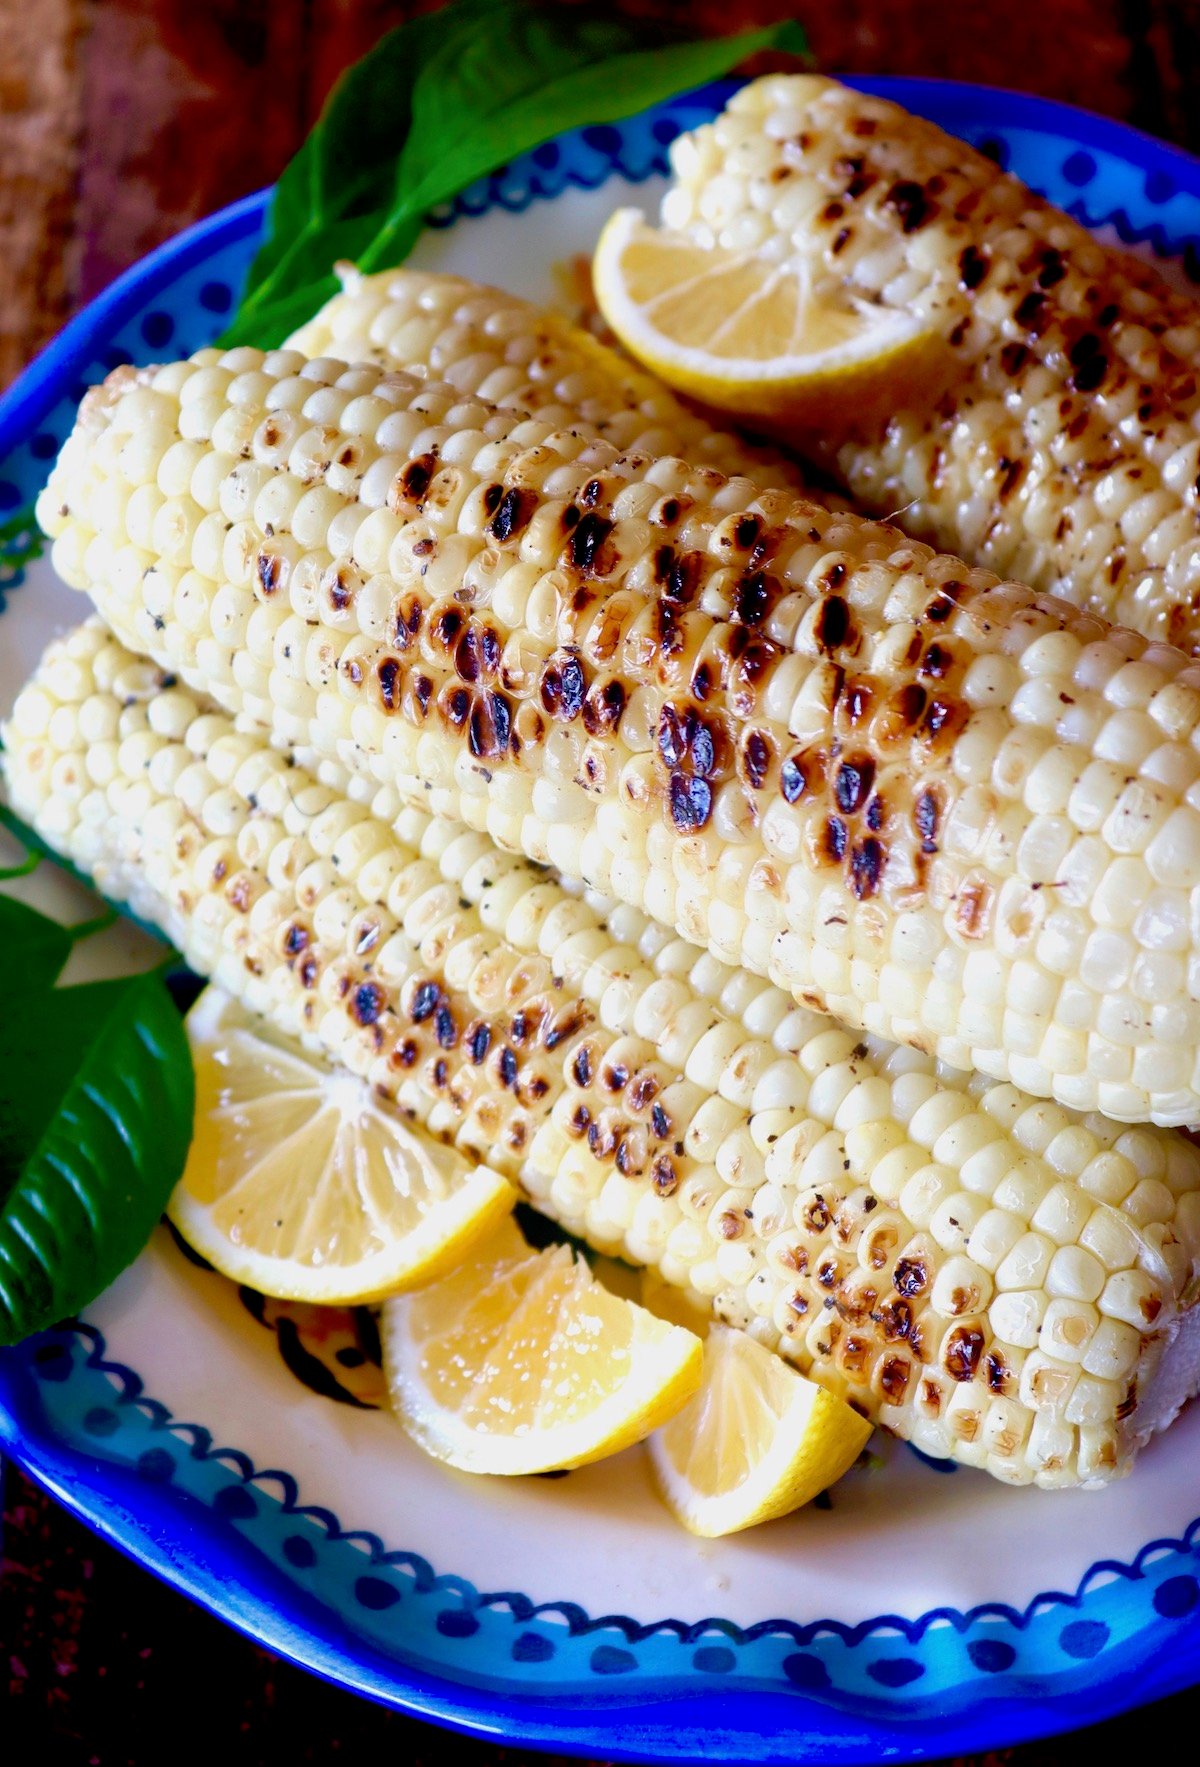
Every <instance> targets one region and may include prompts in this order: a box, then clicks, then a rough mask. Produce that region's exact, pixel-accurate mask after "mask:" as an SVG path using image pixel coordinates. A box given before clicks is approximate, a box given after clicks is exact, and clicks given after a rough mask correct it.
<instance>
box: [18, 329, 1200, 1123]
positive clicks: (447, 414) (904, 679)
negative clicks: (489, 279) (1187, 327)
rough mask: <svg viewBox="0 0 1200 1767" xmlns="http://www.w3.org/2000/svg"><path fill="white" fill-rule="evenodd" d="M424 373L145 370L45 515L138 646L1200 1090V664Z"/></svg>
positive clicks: (1136, 1116) (1072, 1045)
mask: <svg viewBox="0 0 1200 1767" xmlns="http://www.w3.org/2000/svg"><path fill="white" fill-rule="evenodd" d="M456 398H457V395H456V394H454V393H453V392H452V391H450V390H447V389H445V388H439V387H438V386H436V385H435V384H433V383H421V382H414V381H412V380H411V379H408V378H406V377H404V376H398V375H390V376H389V375H380V374H379V373H378V371H376V370H373V369H369V368H357V369H345V368H344V367H343V366H342V365H341V364H338V363H335V362H330V361H323V362H307V363H305V362H302V361H301V359H300V358H299V357H298V356H294V355H288V354H286V353H281V354H276V355H272V356H268V357H266V358H263V357H262V356H260V355H259V354H258V353H257V352H254V351H251V350H237V351H234V352H231V353H230V354H228V355H226V356H224V357H221V356H219V355H218V354H217V353H216V352H212V351H209V352H201V354H200V355H199V356H198V357H196V358H194V359H193V361H191V362H185V363H178V364H175V365H172V366H169V367H166V368H162V369H157V370H148V371H145V372H144V373H134V372H132V371H128V370H126V371H118V373H117V374H116V375H115V376H114V377H113V378H112V380H111V381H110V382H109V383H108V385H107V386H106V387H105V388H104V389H101V390H98V391H97V392H95V393H94V394H92V395H91V396H90V397H89V399H88V401H87V402H86V403H85V406H84V409H83V412H82V415H81V418H80V422H79V424H78V426H77V428H76V430H75V432H74V434H73V436H72V437H71V438H70V439H69V440H68V442H67V444H66V447H65V448H64V451H63V454H62V456H61V458H60V461H59V463H58V465H57V466H56V468H55V471H54V473H53V475H52V477H51V480H50V484H49V486H48V488H47V491H46V492H45V494H44V495H43V498H42V499H41V502H40V504H39V517H40V519H41V520H42V521H43V523H44V525H45V526H46V528H47V529H48V531H49V532H50V533H51V534H53V535H57V536H58V538H57V539H56V542H55V547H54V560H55V564H56V566H57V567H58V569H59V571H60V573H61V574H62V575H63V576H64V577H65V579H66V580H67V581H68V582H71V583H74V584H76V585H77V586H79V587H84V588H88V589H89V590H90V592H91V594H92V596H93V598H94V600H95V601H96V604H97V606H98V607H99V608H100V610H101V612H102V613H103V614H104V615H105V617H106V619H107V620H108V622H109V624H110V625H111V626H112V628H113V629H114V631H116V632H117V634H118V636H119V637H121V639H122V640H123V641H124V642H126V643H128V644H129V645H130V647H131V648H133V649H135V650H137V651H139V652H140V653H142V654H145V655H149V656H152V657H153V658H154V659H155V660H156V661H157V662H159V663H160V664H161V665H162V666H163V667H166V668H170V669H172V670H173V671H175V672H176V673H178V674H179V675H181V676H182V678H183V679H185V680H186V681H188V682H189V683H191V684H192V685H193V686H195V687H197V688H198V689H200V690H201V691H207V692H211V693H212V695H213V697H214V698H215V699H217V700H218V701H219V702H220V703H221V704H222V705H223V706H225V707H226V708H227V709H229V710H232V711H234V712H236V713H239V714H241V715H243V716H245V717H246V718H249V719H251V720H253V721H255V722H257V723H258V724H259V725H260V726H261V727H263V728H269V729H271V730H272V732H273V734H274V736H275V738H276V739H277V740H279V741H282V742H283V743H286V744H288V745H291V746H296V747H298V748H299V749H300V750H303V751H304V753H305V756H306V759H307V760H308V762H309V763H310V764H312V765H313V766H315V767H319V766H320V765H321V764H322V763H323V761H324V760H325V759H326V758H331V759H332V760H333V761H335V762H336V764H337V767H338V768H339V769H341V770H349V771H351V772H355V773H361V774H363V775H365V776H366V777H367V779H368V781H373V782H375V783H376V784H380V785H386V786H390V787H392V788H394V790H395V791H396V792H398V793H399V794H401V795H402V796H406V797H407V798H408V799H409V800H410V801H414V802H417V803H420V804H423V805H425V806H426V807H428V808H430V809H432V810H433V811H434V812H435V813H437V814H440V815H447V816H451V817H453V818H456V819H458V820H460V821H463V822H466V823H467V824H469V825H470V826H472V827H476V828H486V830H487V831H488V832H489V833H490V834H491V836H492V838H493V839H494V840H496V841H497V843H498V844H499V845H500V846H503V847H507V848H509V849H511V850H513V851H524V852H525V853H526V854H527V855H528V856H529V857H531V858H534V859H537V860H540V861H545V862H548V863H551V864H553V865H554V866H555V867H556V868H557V869H558V870H559V871H560V873H562V874H564V875H567V876H574V877H581V878H583V879H585V880H586V881H587V882H588V883H589V884H591V885H592V886H593V887H596V888H598V889H601V890H602V891H603V892H604V893H606V894H608V895H611V896H614V897H616V898H618V899H619V900H622V901H627V902H631V903H633V904H634V905H636V906H639V907H642V908H644V909H645V910H646V911H647V912H648V913H650V914H651V915H652V917H653V918H655V919H657V920H659V921H661V922H662V923H663V924H666V925H672V926H675V927H676V928H677V929H678V930H679V932H680V933H681V934H683V935H684V936H686V937H688V938H690V939H692V940H693V941H694V942H696V943H698V944H704V945H706V946H708V948H709V949H711V950H712V951H713V952H714V953H715V954H716V955H717V956H719V957H721V958H722V959H723V960H726V961H729V962H732V963H736V964H738V965H740V966H742V967H745V968H748V969H750V970H753V971H754V972H755V973H757V974H761V975H766V976H767V977H768V978H769V979H770V980H772V981H774V982H776V983H777V984H778V985H779V986H782V987H785V988H787V989H788V990H789V991H791V992H792V993H793V994H795V996H796V997H797V999H798V1000H800V1002H801V1003H802V1004H806V1005H809V1006H812V1007H814V1008H816V1009H818V1010H823V1011H828V1012H829V1013H831V1014H832V1015H833V1016H835V1017H837V1018H840V1019H842V1020H843V1022H846V1023H849V1024H852V1025H854V1026H856V1027H863V1028H865V1029H867V1030H870V1031H872V1032H873V1033H875V1034H876V1035H879V1036H886V1037H889V1038H891V1039H893V1040H895V1041H898V1042H907V1043H910V1044H912V1045H913V1046H914V1047H917V1048H923V1049H928V1050H929V1051H930V1052H931V1053H933V1054H936V1055H937V1056H939V1057H940V1058H941V1059H943V1060H945V1061H947V1062H949V1063H950V1064H951V1065H953V1066H955V1067H958V1068H963V1069H970V1068H980V1069H982V1070H983V1071H984V1072H985V1073H988V1074H990V1075H992V1076H993V1077H995V1078H999V1079H1010V1080H1012V1081H1013V1082H1014V1083H1015V1084H1018V1085H1020V1086H1021V1087H1022V1088H1023V1090H1025V1091H1028V1092H1032V1093H1035V1094H1038V1095H1041V1096H1051V1097H1056V1098H1057V1099H1058V1100H1059V1102H1060V1103H1063V1104H1067V1105H1070V1106H1074V1107H1076V1108H1079V1109H1086V1110H1091V1109H1100V1110H1103V1111H1105V1112H1106V1113H1107V1114H1108V1115H1110V1116H1113V1117H1115V1118H1118V1119H1122V1120H1126V1121H1145V1120H1151V1121H1158V1122H1161V1123H1188V1122H1196V1121H1197V1120H1200V927H1198V925H1197V919H1196V916H1195V914H1194V912H1193V908H1192V896H1193V892H1194V890H1195V888H1196V886H1197V885H1200V665H1195V664H1189V663H1188V661H1187V659H1186V658H1185V657H1184V656H1183V655H1182V653H1180V652H1178V651H1175V650H1172V649H1169V648H1168V647H1166V646H1152V645H1147V644H1146V642H1145V641H1144V640H1143V639H1141V638H1139V637H1137V636H1136V635H1135V634H1132V633H1129V632H1124V631H1120V630H1116V631H1114V630H1111V629H1109V628H1106V627H1105V626H1103V625H1102V623H1101V622H1100V621H1098V620H1096V619H1095V618H1093V617H1090V616H1085V615H1082V614H1080V613H1078V612H1077V611H1076V610H1075V609H1073V608H1071V607H1069V606H1068V605H1067V604H1066V603H1063V602H1060V601H1056V600H1054V599H1052V598H1049V597H1038V596H1036V595H1035V594H1034V593H1033V592H1032V591H1030V590H1028V589H1025V588H1022V587H1020V586H1019V585H1015V584H997V583H996V580H995V579H994V578H993V577H991V576H990V575H988V574H987V573H985V572H982V571H971V570H968V569H967V568H966V567H964V566H963V565H962V564H961V563H960V562H959V561H958V560H955V559H950V558H940V557H938V556H936V555H935V554H934V553H932V552H931V551H930V550H929V549H928V548H926V547H924V546H922V545H921V544H920V543H918V542H910V541H908V540H907V539H906V538H904V537H903V536H902V535H900V534H899V533H897V532H896V530H894V529H892V528H888V527H884V526H879V525H875V524H871V523H868V522H865V521H863V520H861V519H859V518H857V517H855V516H852V515H848V514H844V513H838V512H831V511H829V510H827V509H824V508H820V507H818V506H817V505H815V504H812V503H809V502H806V501H804V500H803V499H801V498H798V497H796V496H793V495H792V494H790V493H785V492H782V491H767V492H760V493H758V494H755V493H754V492H753V487H751V486H750V485H748V484H747V483H746V481H744V480H731V481H728V482H725V481H721V482H719V484H718V486H717V487H716V488H714V486H713V484H712V482H711V475H708V474H706V473H705V471H704V470H703V469H690V468H687V467H685V466H683V465H682V463H680V462H678V461H671V460H666V461H652V462H647V461H645V460H643V459H642V458H641V457H639V456H635V455H623V456H617V455H614V454H613V452H612V450H611V449H610V448H608V447H607V446H606V445H605V444H603V443H600V442H594V441H589V440H586V439H585V438H582V437H581V436H580V434H579V433H578V432H576V431H569V432H560V433H558V434H557V435H555V434H552V433H550V432H548V430H547V427H546V425H545V424H539V423H538V422H536V421H533V420H527V419H524V418H522V417H521V416H520V415H519V414H512V413H502V412H501V413H498V412H495V411H494V410H492V409H491V408H490V407H488V406H485V405H483V404H482V403H471V402H464V403H460V404H455V400H456Z"/></svg>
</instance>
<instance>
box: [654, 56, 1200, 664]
mask: <svg viewBox="0 0 1200 1767" xmlns="http://www.w3.org/2000/svg"><path fill="white" fill-rule="evenodd" d="M672 162H673V166H674V171H675V175H676V184H675V186H674V188H673V189H672V190H671V192H670V193H669V195H668V196H667V198H666V199H665V202H664V207H663V219H664V222H665V223H666V225H667V226H669V227H671V228H675V229H678V230H680V231H683V232H687V233H690V234H692V235H693V236H694V237H696V238H698V239H699V240H701V241H703V242H705V243H717V244H722V245H726V246H730V247H734V248H736V249H739V250H757V249H762V248H763V247H767V248H768V249H773V250H776V251H778V252H780V253H781V254H782V253H788V254H794V255H795V256H796V257H797V258H798V259H799V260H801V261H802V262H803V263H804V265H805V266H806V271H807V274H808V275H809V276H810V277H811V279H812V283H813V286H814V288H815V289H816V290H817V291H818V292H819V291H820V289H821V287H822V284H828V285H829V286H830V287H831V288H833V289H835V290H837V291H844V290H848V291H849V293H850V294H851V295H852V296H854V297H855V298H856V299H861V300H865V301H867V302H872V303H877V304H880V305H883V306H886V307H892V308H896V309H898V310H901V311H906V312H909V313H912V314H914V315H915V316H917V317H919V318H920V319H922V320H923V321H925V322H926V323H927V324H928V325H929V326H931V327H932V328H934V329H935V331H936V332H937V333H938V334H939V335H940V336H941V338H942V340H943V342H944V345H945V358H944V370H943V372H942V374H941V375H940V377H939V376H938V375H937V374H931V375H930V377H929V380H928V383H927V384H928V398H927V400H926V402H925V403H924V404H922V403H921V401H920V400H919V399H906V402H905V407H904V409H903V410H899V411H895V412H894V413H889V414H887V416H886V417H885V418H883V419H882V420H881V421H878V422H876V421H875V420H872V422H871V424H870V425H869V426H868V425H865V424H860V425H859V427H858V429H857V431H856V430H855V429H854V427H853V421H852V420H853V418H854V413H848V414H847V415H848V418H849V419H850V420H851V422H850V424H849V425H848V431H847V434H846V435H844V436H841V437H838V438H837V440H836V442H835V444H834V446H833V447H832V448H829V447H826V448H824V449H823V448H822V441H823V439H822V438H820V437H809V438H806V445H807V446H808V447H809V448H810V449H814V450H815V452H816V453H817V455H818V457H820V456H821V455H822V453H824V460H825V464H826V466H829V467H833V468H834V469H835V470H836V471H837V473H838V476H839V477H840V478H841V479H842V480H843V482H844V483H845V485H846V486H847V487H848V488H849V490H850V491H851V493H852V494H853V496H854V497H855V498H856V500H857V501H858V503H859V505H860V507H865V508H868V509H873V510H876V511H882V512H889V511H891V510H897V509H902V510H903V511H904V525H905V527H906V528H908V529H909V530H910V531H912V532H914V533H919V534H921V535H922V537H924V538H927V539H930V540H932V541H934V542H935V543H936V544H937V545H940V546H944V547H946V548H948V549H949V550H951V551H954V552H958V553H961V554H962V555H963V556H964V557H966V558H969V559H971V560H972V561H974V562H976V563H979V564H984V565H987V566H989V567H990V568H992V569H995V570H997V571H999V572H1000V573H1001V574H1003V575H1006V576H1010V575H1011V576H1016V577H1019V578H1021V579H1022V580H1023V581H1026V582H1029V583H1032V584H1033V586H1034V587H1035V588H1038V589H1049V590H1053V591H1054V592H1055V593H1057V594H1060V595H1063V596H1065V597H1066V598H1067V599H1068V600H1070V601H1072V602H1074V603H1076V605H1078V606H1080V607H1085V608H1087V609H1089V610H1091V611H1093V612H1096V613H1100V614H1102V615H1103V616H1104V617H1105V618H1106V619H1110V620H1113V621H1116V622H1119V623H1122V624H1125V625H1128V626H1131V627H1134V628H1135V629H1137V630H1138V631H1141V632H1143V633H1144V634H1145V635H1146V636H1147V637H1149V638H1153V639H1165V640H1168V641H1169V642H1172V643H1177V644H1181V645H1183V646H1184V647H1185V648H1188V649H1192V650H1195V649H1197V648H1200V433H1198V432H1200V310H1198V308H1197V304H1196V301H1195V298H1194V297H1189V296H1187V295H1184V294H1181V293H1179V292H1177V291H1176V290H1175V289H1173V288H1172V287H1170V286H1169V284H1168V283H1167V282H1166V281H1165V280H1164V278H1163V277H1162V276H1161V275H1160V274H1159V272H1158V271H1157V270H1156V269H1155V268H1154V267H1153V266H1151V265H1149V264H1146V263H1143V262H1141V261H1140V260H1138V259H1136V258H1134V257H1132V256H1130V255H1129V254H1128V253H1127V252H1125V251H1124V250H1122V249H1120V248H1118V247H1116V246H1112V245H1107V244H1101V243H1100V242H1099V241H1097V240H1096V239H1095V238H1093V236H1092V235H1091V234H1090V233H1089V232H1088V231H1087V229H1086V228H1084V227H1083V226H1081V225H1080V223H1079V222H1077V221H1074V220H1072V219H1071V218H1070V216H1068V215H1066V214H1063V213H1062V212H1061V211H1060V210H1058V209H1055V208H1054V207H1052V206H1051V205H1050V204H1049V203H1047V202H1045V201H1044V200H1043V199H1042V198H1041V197H1038V196H1035V195H1034V194H1033V193H1032V192H1031V191H1029V190H1028V189H1027V188H1026V187H1025V186H1024V185H1023V184H1021V183H1020V182H1019V181H1018V180H1017V179H1016V178H1014V177H1012V176H1010V175H1008V174H1007V173H1005V172H1003V171H1002V170H1001V169H1000V167H999V166H997V165H996V164H995V163H994V162H993V161H992V160H990V159H988V158H987V157H985V156H984V155H983V154H981V153H976V152H974V151H973V150H972V149H971V148H969V147H967V146H965V145H964V143H963V142H961V141H957V140H954V139H952V138H951V137H950V136H948V135H946V134H944V133H943V132H942V131H941V130H940V129H938V128H937V127H936V126H935V125H934V124H932V123H929V122H926V121H925V120H923V119H922V118H919V117H914V116H911V115H909V114H908V113H907V112H905V111H904V110H902V109H901V108H900V107H899V106H898V105H894V104H890V103H888V102H886V101H885V100H883V99H879V98H870V97H867V96H865V95H864V94H862V93H858V92H852V91H850V90H849V89H848V88H847V87H845V86H841V85H839V84H838V83H837V82H835V81H833V80H828V79H823V78H820V77H817V76H814V75H801V76H790V77H789V76H781V77H775V78H767V79H763V80H759V81H756V82H754V83H753V84H751V85H749V86H746V87H744V88H743V89H742V90H741V91H740V92H738V93H737V94H736V95H735V96H734V98H733V99H732V100H731V101H730V103H729V105H728V107H727V109H726V110H725V111H724V112H723V114H722V115H721V116H720V117H718V118H717V119H716V120H715V122H713V123H710V124H705V125H704V126H703V127H701V128H700V129H698V130H696V131H694V132H693V133H692V134H690V135H688V136H684V137H681V138H680V139H679V140H678V141H677V142H676V143H675V144H674V146H673V148H672Z"/></svg>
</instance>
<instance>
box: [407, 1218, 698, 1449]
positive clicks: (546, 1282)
mask: <svg viewBox="0 0 1200 1767" xmlns="http://www.w3.org/2000/svg"><path fill="white" fill-rule="evenodd" d="M701 1360H702V1346H701V1343H700V1340H699V1338H697V1337H695V1336H694V1335H693V1333H691V1332H690V1331H684V1330H682V1329H681V1328H680V1327H679V1326H676V1325H667V1324H665V1323H664V1322H663V1321H662V1320H659V1319H655V1318H654V1317H653V1316H652V1315H651V1314H649V1313H647V1312H646V1310H645V1309H644V1308H643V1307H639V1306H638V1305H637V1304H636V1303H635V1302H633V1301H627V1300H622V1299H621V1298H620V1297H619V1296H617V1295H613V1294H609V1292H608V1291H607V1289H605V1288H603V1287H602V1286H601V1284H600V1283H599V1282H597V1281H596V1279H595V1277H594V1276H593V1275H592V1273H591V1271H590V1270H589V1269H588V1267H587V1265H586V1264H585V1263H584V1262H583V1261H582V1260H580V1259H577V1258H576V1257H575V1256H574V1255H573V1253H572V1252H571V1251H570V1250H569V1248H568V1247H566V1246H553V1247H547V1248H546V1249H545V1250H544V1251H540V1252H535V1251H532V1250H531V1249H530V1247H529V1246H528V1245H526V1243H525V1241H524V1240H523V1239H522V1237H521V1234H520V1231H519V1229H518V1228H517V1226H516V1224H515V1222H513V1221H505V1222H503V1223H502V1224H501V1226H500V1227H499V1228H498V1229H497V1230H496V1232H495V1233H494V1234H493V1235H492V1237H491V1238H490V1239H489V1241H488V1242H487V1244H486V1245H485V1246H483V1247H481V1248H480V1250H479V1252H478V1253H477V1254H476V1256H475V1257H474V1258H472V1259H470V1260H469V1261H468V1262H466V1263H464V1264H462V1265H460V1266H459V1268H458V1269H457V1270H454V1271H452V1272H451V1274H450V1275H449V1276H446V1277H443V1278H442V1280H441V1281H440V1282H436V1283H433V1284H431V1286H430V1287H428V1288H424V1289H421V1290H419V1291H418V1292H417V1293H415V1294H411V1295H402V1296H400V1297H398V1298H397V1299H395V1300H392V1301H389V1302H388V1303H387V1305H386V1306H385V1307H384V1309H383V1364H384V1371H385V1373H386V1375H387V1379H388V1387H389V1390H390V1392H391V1397H392V1405H393V1407H394V1408H395V1410H396V1412H397V1413H398V1415H399V1417H400V1419H401V1422H402V1423H403V1424H404V1426H405V1428H406V1429H407V1430H408V1432H409V1434H410V1435H411V1436H412V1437H413V1439H414V1440H415V1441H417V1442H419V1443H420V1445H421V1447H422V1448H424V1449H425V1450H426V1451H427V1452H428V1453H429V1454H432V1455H433V1456H434V1457H435V1459H437V1460H442V1461H445V1462H447V1463H448V1464H449V1465H450V1466H456V1467H459V1468H460V1469H461V1470H462V1471H464V1472H477V1473H536V1472H550V1471H553V1470H555V1469H556V1468H559V1467H567V1466H582V1465H583V1464H584V1462H585V1461H588V1460H599V1459H601V1458H602V1457H603V1456H604V1455H606V1454H615V1453H617V1451H618V1450H619V1449H621V1448H626V1447H628V1446H629V1444H630V1443H631V1442H639V1441H641V1440H642V1438H643V1437H645V1436H647V1435H649V1434H650V1432H651V1430H654V1429H657V1428H658V1426H659V1424H661V1423H664V1422H665V1421H666V1419H667V1418H668V1417H670V1416H672V1415H673V1414H674V1413H675V1412H676V1411H678V1410H679V1408H680V1406H681V1405H683V1404H685V1403H686V1401H687V1400H688V1399H689V1398H690V1397H691V1395H692V1393H694V1392H695V1390H696V1387H697V1385H698V1384H699V1381H700V1365H701Z"/></svg>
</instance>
